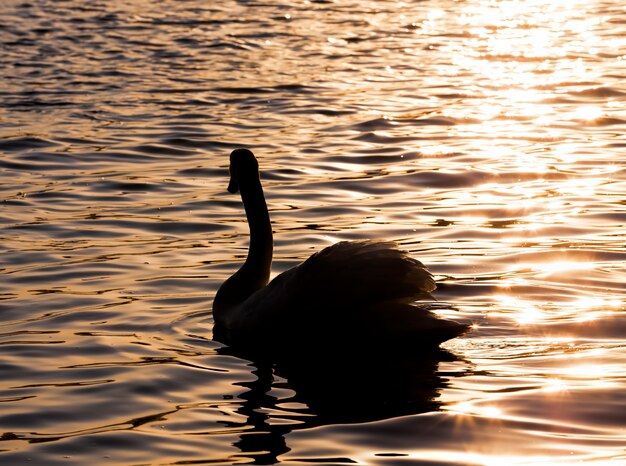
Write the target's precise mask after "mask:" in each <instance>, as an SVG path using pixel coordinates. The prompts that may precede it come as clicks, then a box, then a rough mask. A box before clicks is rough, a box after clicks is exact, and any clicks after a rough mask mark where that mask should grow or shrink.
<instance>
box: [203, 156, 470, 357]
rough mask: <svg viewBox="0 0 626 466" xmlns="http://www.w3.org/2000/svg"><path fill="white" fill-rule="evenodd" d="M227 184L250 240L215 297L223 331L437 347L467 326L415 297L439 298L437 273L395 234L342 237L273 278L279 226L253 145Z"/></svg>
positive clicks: (266, 337) (271, 338)
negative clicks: (273, 223)
mask: <svg viewBox="0 0 626 466" xmlns="http://www.w3.org/2000/svg"><path fill="white" fill-rule="evenodd" d="M228 191H229V192H231V193H236V192H237V191H240V193H241V199H242V201H243V205H244V209H245V212H246V217H247V220H248V225H249V227H250V245H249V249H248V256H247V258H246V260H245V262H244V264H243V265H242V266H241V268H240V269H239V270H238V271H237V272H236V273H235V274H234V275H233V276H231V277H230V278H229V279H228V280H226V281H225V282H224V283H223V284H222V286H221V287H220V288H219V290H218V291H217V294H216V295H215V299H214V300H213V317H214V320H215V329H214V330H215V331H216V332H217V333H218V334H220V335H221V338H220V339H222V340H227V341H228V342H229V343H232V342H233V341H245V342H249V341H250V340H256V341H258V340H262V341H264V342H265V343H270V344H276V343H277V342H281V343H283V342H289V344H291V345H293V344H298V343H302V344H309V343H311V342H315V343H316V345H317V346H323V345H328V344H332V343H348V342H349V345H350V346H354V345H353V343H355V342H360V343H363V344H366V345H367V344H372V343H373V342H378V343H381V342H384V343H387V344H399V343H401V344H410V345H418V346H426V347H428V346H430V347H436V346H438V345H439V343H441V342H443V341H446V340H449V339H451V338H454V337H456V336H459V335H461V334H462V333H464V332H465V331H466V330H467V328H468V327H467V325H464V324H460V323H458V322H454V321H451V320H446V319H442V318H439V317H437V316H436V315H435V314H433V313H432V312H430V311H429V310H428V309H427V308H426V307H423V306H422V307H420V306H416V305H415V304H414V302H415V301H416V300H419V299H428V298H432V297H431V295H430V292H431V291H433V290H434V289H435V281H434V279H433V276H432V275H431V274H430V272H429V271H428V270H427V269H426V267H425V266H424V265H423V264H422V263H421V262H420V261H418V260H416V259H413V258H411V257H409V255H408V254H407V252H405V251H402V250H400V249H398V248H397V245H396V244H395V243H393V242H389V241H370V240H368V241H341V242H339V243H336V244H334V245H332V246H329V247H326V248H325V249H323V250H321V251H319V252H317V253H315V254H313V255H312V256H311V257H309V258H308V259H307V260H306V261H304V262H303V263H301V264H300V265H298V266H296V267H294V268H292V269H290V270H287V271H285V272H283V273H281V274H280V275H278V276H277V277H275V278H274V279H273V280H272V281H271V282H270V281H269V277H270V269H271V264H272V252H273V238H272V226H271V223H270V217H269V213H268V210H267V204H266V202H265V196H264V194H263V188H262V186H261V180H260V175H259V165H258V162H257V160H256V158H255V156H254V154H253V153H252V152H251V151H249V150H247V149H236V150H234V151H233V152H232V153H231V154H230V183H229V185H228Z"/></svg>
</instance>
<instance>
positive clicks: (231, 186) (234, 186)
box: [228, 176, 239, 194]
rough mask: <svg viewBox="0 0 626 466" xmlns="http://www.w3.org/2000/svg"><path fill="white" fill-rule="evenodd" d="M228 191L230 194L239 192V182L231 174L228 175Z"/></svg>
mask: <svg viewBox="0 0 626 466" xmlns="http://www.w3.org/2000/svg"><path fill="white" fill-rule="evenodd" d="M228 192H229V193H231V194H235V193H237V192H239V183H237V181H235V179H234V178H233V177H232V176H231V177H230V183H228Z"/></svg>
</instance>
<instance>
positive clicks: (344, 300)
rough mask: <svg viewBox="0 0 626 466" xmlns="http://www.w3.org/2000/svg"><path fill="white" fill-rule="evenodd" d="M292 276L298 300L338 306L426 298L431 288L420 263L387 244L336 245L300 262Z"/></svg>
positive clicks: (431, 280)
mask: <svg viewBox="0 0 626 466" xmlns="http://www.w3.org/2000/svg"><path fill="white" fill-rule="evenodd" d="M296 275H297V277H291V279H292V280H291V281H292V282H297V284H296V287H295V288H297V289H298V295H299V296H305V297H306V298H305V299H307V300H308V301H309V302H319V301H320V300H323V301H326V302H329V301H331V302H333V303H335V304H336V305H337V306H340V307H344V306H348V305H349V306H350V307H362V306H371V305H373V304H375V303H381V302H389V301H395V302H412V301H416V300H418V299H424V298H428V297H431V296H430V292H431V291H433V290H434V289H435V287H436V286H435V280H434V279H433V276H432V275H431V273H430V272H429V271H428V270H427V269H426V267H425V266H424V265H423V264H422V263H421V262H420V261H418V260H417V259H414V258H412V257H410V256H409V255H408V253H407V252H406V251H402V250H400V249H398V247H397V245H396V244H395V243H393V242H389V241H342V242H339V243H336V244H334V245H332V246H329V247H327V248H325V249H323V250H321V251H320V252H318V253H316V254H314V255H312V256H311V257H310V258H309V259H307V260H306V261H305V262H303V263H302V264H301V265H300V266H298V267H297V274H296ZM292 284H294V283H292ZM294 291H295V290H294Z"/></svg>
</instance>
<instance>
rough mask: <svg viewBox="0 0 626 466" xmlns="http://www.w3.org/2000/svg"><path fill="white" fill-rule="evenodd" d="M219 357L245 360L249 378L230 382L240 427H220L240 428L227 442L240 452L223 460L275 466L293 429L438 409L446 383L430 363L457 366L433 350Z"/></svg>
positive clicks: (231, 351) (235, 350)
mask: <svg viewBox="0 0 626 466" xmlns="http://www.w3.org/2000/svg"><path fill="white" fill-rule="evenodd" d="M216 338H219V336H216ZM219 353H220V354H224V355H231V356H235V357H238V358H240V359H246V360H249V361H251V364H250V366H251V368H252V373H253V374H254V375H255V376H256V379H255V380H253V381H248V382H241V383H238V384H237V385H240V386H242V387H245V388H247V391H245V392H244V393H242V394H240V395H238V397H239V398H241V399H242V400H243V401H242V402H241V404H240V406H239V408H238V409H237V413H238V414H240V415H241V416H243V417H244V419H243V421H241V422H236V421H235V422H224V425H225V426H226V427H228V428H229V429H233V430H235V431H238V430H239V431H240V430H242V429H245V430H246V431H244V432H242V433H241V434H239V440H238V441H236V442H235V443H234V446H235V447H236V448H238V449H239V450H240V451H241V453H239V454H236V455H233V456H234V457H233V458H231V459H232V460H233V461H235V459H241V458H247V459H251V460H252V463H251V464H274V463H276V462H278V461H279V456H280V455H283V454H285V453H287V452H289V450H290V449H289V447H288V446H287V439H286V437H287V436H288V434H289V433H291V432H293V431H297V430H303V429H309V428H313V427H318V426H325V425H332V424H355V423H365V422H375V421H381V420H385V419H391V418H394V417H400V416H407V415H413V414H420V413H425V412H432V411H437V410H439V409H440V406H441V403H440V402H439V401H437V399H438V398H439V394H440V391H441V389H442V388H444V387H445V386H446V384H447V381H446V379H444V378H442V377H441V376H440V375H438V371H437V369H438V364H439V363H440V362H442V361H455V360H457V358H456V357H455V356H454V355H453V354H451V353H449V352H447V351H445V350H442V349H440V348H435V349H431V350H428V351H421V352H420V353H415V352H405V353H400V354H398V352H397V351H396V349H395V348H393V349H388V348H384V347H382V348H381V347H379V348H376V351H374V349H371V350H366V351H361V350H358V351H357V349H356V348H355V349H354V351H343V352H335V351H332V352H326V351H321V352H319V353H316V352H299V353H283V354H282V355H278V354H263V355H261V356H259V355H258V352H255V351H254V350H253V349H252V348H241V347H236V346H224V347H222V348H221V349H220V350H219ZM253 353H254V354H253ZM276 389H278V390H276ZM222 422H223V421H222Z"/></svg>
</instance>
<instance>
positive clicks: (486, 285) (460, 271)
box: [0, 0, 626, 466]
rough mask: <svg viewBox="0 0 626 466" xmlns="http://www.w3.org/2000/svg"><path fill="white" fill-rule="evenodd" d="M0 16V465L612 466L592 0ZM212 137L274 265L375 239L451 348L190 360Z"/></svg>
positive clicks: (198, 351) (617, 80)
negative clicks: (443, 351) (269, 242)
mask: <svg viewBox="0 0 626 466" xmlns="http://www.w3.org/2000/svg"><path fill="white" fill-rule="evenodd" d="M2 10H3V14H2V17H1V18H0V26H1V27H0V41H1V42H2V47H1V48H0V59H1V60H2V63H3V67H2V74H1V78H0V79H1V80H2V89H1V91H0V92H1V95H2V99H0V153H1V157H0V180H1V182H0V190H1V192H2V198H3V202H2V204H0V221H1V222H2V225H3V227H2V230H1V231H0V238H1V246H0V248H1V251H2V258H1V259H0V273H1V274H2V276H1V277H0V298H1V299H2V300H1V301H0V316H1V319H0V352H1V353H2V359H1V362H0V407H1V408H2V409H0V434H2V437H1V439H2V442H1V443H0V462H2V463H3V464H41V465H56V464H63V465H67V464H80V465H83V464H120V465H121V464H124V465H130V464H155V465H156V464H159V465H162V464H206V463H211V464H214V463H218V464H233V463H247V462H251V461H256V462H257V463H258V464H271V463H275V462H282V463H285V464H290V463H297V464H306V463H308V462H312V463H319V462H325V463H330V464H355V463H356V464H393V465H395V464H439V465H443V464H470V465H485V466H487V465H489V466H491V465H514V464H519V465H527V464H538V465H553V464H579V463H580V462H583V463H585V464H611V465H613V464H626V451H625V450H624V446H625V445H626V431H625V429H624V425H626V410H625V409H624V406H625V405H626V396H625V395H624V393H625V392H626V391H625V388H626V378H625V377H626V365H625V364H624V362H623V361H624V359H625V356H626V349H625V345H624V338H625V336H626V316H625V313H624V310H625V304H624V289H625V285H624V283H625V276H626V275H625V272H626V267H625V266H624V263H625V259H626V251H625V249H624V247H625V246H626V237H625V234H624V222H625V219H626V203H625V201H624V193H626V166H625V163H624V155H623V154H624V148H625V147H626V137H625V133H624V129H625V128H626V126H625V125H626V111H625V110H624V103H625V101H626V87H625V86H624V84H623V83H624V78H625V74H626V72H625V70H626V65H625V60H626V55H625V53H626V52H625V51H626V38H625V37H624V34H623V29H624V24H625V23H626V16H625V13H624V9H623V7H622V5H621V3H620V2H617V1H584V2H583V1H577V0H568V1H547V0H526V1H498V2H494V1H479V0H471V1H465V2H454V1H423V2H395V1H393V2H392V1H375V2H374V1H369V2H348V1H339V0H337V1H310V2H243V1H241V2H234V1H225V2H221V3H220V4H219V5H213V4H211V3H207V2H199V1H187V2H175V1H163V2H158V3H157V2H145V1H138V2H116V1H100V2H85V3H81V2H75V1H73V0H68V1H63V2H60V1H55V2H53V1H45V0H37V1H33V2H30V3H28V2H13V1H8V2H4V3H3V7H2ZM241 145H246V146H248V147H250V148H252V149H254V150H255V152H256V153H257V155H258V156H259V159H260V163H261V167H262V170H263V180H264V184H265V189H266V195H267V197H268V203H269V206H270V210H271V216H272V219H273V222H274V230H275V241H276V248H275V265H274V268H275V272H279V271H282V270H285V269H286V268H288V267H290V266H292V265H294V264H296V263H298V262H299V261H301V260H303V259H305V258H306V257H308V255H310V254H311V253H312V252H313V251H315V250H318V249H319V248H321V247H323V246H325V245H328V244H331V243H332V242H334V241H337V240H340V239H360V238H386V239H393V240H396V241H398V242H400V243H401V244H402V245H403V247H404V248H406V249H408V250H410V251H411V252H412V253H413V254H414V255H415V256H416V257H418V258H419V259H420V260H422V261H423V262H424V263H426V264H428V266H429V267H430V269H431V270H432V271H433V273H434V274H435V275H436V277H437V279H438V282H439V290H438V291H437V292H436V293H435V294H436V296H437V298H438V299H439V300H440V304H441V305H440V308H441V310H440V312H442V313H443V314H445V315H447V316H449V317H452V318H456V319H458V320H460V321H464V322H472V323H473V324H474V331H473V332H472V333H471V334H469V335H467V336H465V337H462V338H459V339H456V340H453V341H451V342H449V343H447V344H446V348H447V349H448V350H449V351H450V352H451V353H452V354H454V355H456V357H448V358H440V359H438V360H436V361H432V360H425V359H423V358H421V357H420V355H412V354H409V355H406V354H405V355H396V357H395V358H387V359H384V358H383V359H379V358H375V359H372V360H370V361H359V362H358V363H355V361H353V360H350V359H346V358H343V357H342V355H336V358H334V359H331V360H325V359H321V360H306V361H305V360H303V361H301V364H294V363H293V361H292V362H291V364H272V361H262V360H261V361H259V360H256V359H255V358H254V355H252V356H251V355H247V354H239V353H237V352H233V351H231V350H229V349H228V348H225V347H224V346H223V345H222V344H220V343H218V342H215V341H213V340H212V334H211V328H212V318H211V307H210V305H211V301H212V297H213V295H214V293H215V291H216V289H217V287H218V286H219V284H220V283H221V282H222V281H223V280H224V279H225V278H226V277H228V276H229V274H231V273H232V272H233V271H234V270H235V269H236V268H237V264H238V263H239V262H241V261H242V259H243V257H244V255H245V252H246V248H247V227H246V225H245V219H244V217H243V211H242V208H241V205H240V202H239V199H238V198H237V197H234V196H229V195H228V194H227V193H226V191H225V188H226V183H227V171H226V169H227V164H228V153H229V152H230V150H231V149H232V148H234V147H238V146H241ZM451 306H454V307H456V309H457V310H456V311H454V310H452V309H451ZM373 344H375V342H373Z"/></svg>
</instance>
